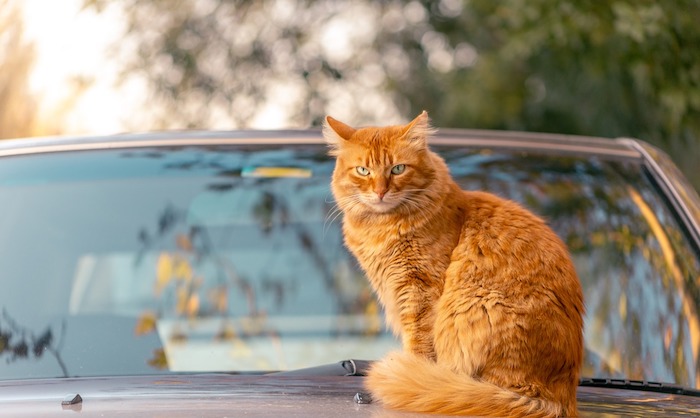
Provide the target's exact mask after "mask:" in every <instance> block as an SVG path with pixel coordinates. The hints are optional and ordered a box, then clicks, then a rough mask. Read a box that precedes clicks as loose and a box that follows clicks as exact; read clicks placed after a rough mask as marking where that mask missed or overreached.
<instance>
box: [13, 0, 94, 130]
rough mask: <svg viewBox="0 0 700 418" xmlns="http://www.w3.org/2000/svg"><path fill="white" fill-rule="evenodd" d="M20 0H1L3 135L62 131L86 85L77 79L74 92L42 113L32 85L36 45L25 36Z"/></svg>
mask: <svg viewBox="0 0 700 418" xmlns="http://www.w3.org/2000/svg"><path fill="white" fill-rule="evenodd" d="M21 4H22V3H21V2H20V1H19V0H0V63H2V64H1V65H0V139H3V138H22V137H28V136H37V135H54V134H58V133H60V132H61V124H62V123H61V121H62V118H63V117H64V116H65V114H66V113H67V112H68V110H69V109H70V108H71V107H72V106H73V105H74V103H75V101H76V100H77V97H78V96H79V95H80V94H81V93H82V91H83V90H84V87H85V83H82V84H81V82H80V80H77V79H76V80H75V81H74V83H75V86H73V88H72V94H71V95H70V96H69V97H68V98H67V99H66V100H65V101H64V102H62V103H60V105H59V106H58V107H57V108H56V109H52V110H51V111H49V112H45V113H44V114H41V115H40V110H39V109H40V103H39V102H40V100H39V99H40V97H38V96H37V95H36V94H34V93H33V92H31V91H30V88H29V78H30V75H31V70H32V68H33V66H34V58H35V48H34V43H33V42H31V41H29V40H27V39H25V36H24V20H23V17H22V10H21Z"/></svg>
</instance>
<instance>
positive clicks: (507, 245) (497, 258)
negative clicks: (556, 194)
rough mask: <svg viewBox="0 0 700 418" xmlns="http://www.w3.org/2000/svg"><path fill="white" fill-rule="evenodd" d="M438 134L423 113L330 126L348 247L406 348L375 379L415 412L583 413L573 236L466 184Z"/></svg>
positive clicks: (397, 403) (381, 391)
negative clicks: (454, 172) (453, 172)
mask: <svg viewBox="0 0 700 418" xmlns="http://www.w3.org/2000/svg"><path fill="white" fill-rule="evenodd" d="M432 132H433V129H432V128H431V127H430V124H429V121H428V115H427V113H425V112H423V113H422V114H421V115H420V116H418V117H417V118H416V119H415V120H413V121H412V122H411V123H409V124H408V125H406V126H388V127H381V128H375V127H371V128H362V129H354V128H352V127H350V126H348V125H345V124H344V123H342V122H339V121H337V120H335V119H333V118H331V117H330V116H329V117H327V118H326V124H325V126H324V131H323V133H324V137H325V138H326V140H327V141H328V143H329V144H330V146H331V151H330V153H331V155H333V156H335V157H336V158H337V161H336V167H335V171H334V172H333V180H332V183H331V188H332V191H333V195H334V196H335V199H336V202H337V203H338V205H339V207H340V208H341V209H342V211H343V214H344V217H343V233H344V236H345V243H346V245H347V246H348V248H349V249H350V250H351V251H352V253H353V254H354V255H355V257H356V258H357V259H358V261H359V263H360V264H361V266H362V268H363V269H364V271H365V272H366V274H367V276H368V278H369V280H370V282H371V284H372V286H373V288H374V290H375V291H376V294H377V296H378V298H379V300H380V302H381V303H382V304H383V306H384V310H385V313H386V319H387V322H388V325H389V327H390V328H391V329H392V330H393V332H394V333H395V334H397V335H400V337H401V340H402V344H403V348H404V352H403V353H399V352H396V353H391V354H389V355H388V356H387V357H386V358H384V359H383V360H382V361H380V362H377V363H375V364H374V365H373V366H372V368H371V370H370V372H369V373H368V377H367V387H368V389H369V390H370V392H371V393H372V394H373V395H374V397H375V398H378V399H379V400H381V402H382V403H383V404H384V405H386V406H388V407H390V408H395V409H401V410H406V411H415V412H428V413H440V414H456V415H488V416H532V417H556V416H563V415H566V416H572V415H576V414H577V410H576V387H577V384H578V377H579V370H580V367H581V363H582V357H583V335H582V326H583V320H582V314H583V310H584V307H583V295H582V291H581V285H580V283H579V281H578V278H577V276H576V272H575V271H574V267H573V265H572V263H571V260H570V257H569V254H568V251H567V249H566V247H565V245H564V244H563V243H562V242H561V240H560V239H559V238H558V237H557V236H556V235H555V234H554V232H552V231H551V230H550V229H549V228H548V227H547V226H546V225H545V223H544V222H543V221H542V220H541V219H539V218H538V217H537V216H535V215H533V214H532V213H530V212H528V211H527V210H525V209H523V208H522V207H521V206H519V205H518V204H516V203H514V202H511V201H508V200H504V199H501V198H499V197H496V196H494V195H491V194H488V193H484V192H475V191H463V190H461V189H460V188H459V186H458V185H457V184H456V183H455V182H454V181H453V180H452V178H451V177H450V174H449V172H448V169H447V166H446V165H445V162H444V161H443V160H442V158H440V157H439V156H438V155H437V154H435V153H433V152H432V151H430V150H429V148H428V144H427V140H428V138H429V137H430V135H431V133H432Z"/></svg>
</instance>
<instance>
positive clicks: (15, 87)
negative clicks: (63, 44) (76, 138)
mask: <svg viewBox="0 0 700 418" xmlns="http://www.w3.org/2000/svg"><path fill="white" fill-rule="evenodd" d="M23 31H24V28H23V24H22V18H21V11H20V9H19V7H18V4H17V2H15V1H13V0H0V62H2V65H0V138H13V137H21V136H28V135H31V134H32V133H33V126H34V121H35V117H36V115H35V113H34V108H35V103H34V100H33V98H32V97H31V95H30V94H29V91H28V86H27V84H28V78H29V70H30V68H31V66H32V63H33V60H34V50H33V48H32V45H31V44H29V43H28V42H26V41H25V40H24V39H23Z"/></svg>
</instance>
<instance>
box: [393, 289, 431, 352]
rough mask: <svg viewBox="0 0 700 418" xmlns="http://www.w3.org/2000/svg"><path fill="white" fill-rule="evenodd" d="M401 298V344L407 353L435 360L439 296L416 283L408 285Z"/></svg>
mask: <svg viewBox="0 0 700 418" xmlns="http://www.w3.org/2000/svg"><path fill="white" fill-rule="evenodd" d="M401 290H402V291H401V294H400V297H399V319H400V321H401V342H402V344H403V349H404V351H405V352H409V353H413V354H415V355H418V356H421V357H425V358H428V359H431V360H435V358H436V356H435V348H434V345H433V340H434V339H433V324H434V322H435V311H434V306H435V303H436V301H437V296H436V295H433V293H434V292H433V291H431V290H430V289H426V288H425V287H424V286H419V285H416V284H415V283H407V284H406V285H405V286H404V287H403V288H402V289H401Z"/></svg>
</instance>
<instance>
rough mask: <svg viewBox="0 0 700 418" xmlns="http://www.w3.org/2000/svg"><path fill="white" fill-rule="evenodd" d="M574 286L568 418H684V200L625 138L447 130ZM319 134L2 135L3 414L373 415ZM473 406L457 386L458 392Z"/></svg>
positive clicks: (452, 157)
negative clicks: (535, 226)
mask: <svg viewBox="0 0 700 418" xmlns="http://www.w3.org/2000/svg"><path fill="white" fill-rule="evenodd" d="M431 147H432V148H433V149H434V150H435V151H436V152H438V153H439V154H440V155H442V156H443V157H444V158H445V160H446V161H447V163H448V165H449V167H450V170H451V173H452V175H453V176H454V177H455V179H456V180H457V182H458V183H459V184H460V185H461V187H462V188H464V189H470V190H472V189H473V190H477V189H478V190H485V191H489V192H491V193H494V194H497V195H499V196H502V197H505V198H508V199H512V200H515V201H518V202H520V203H522V204H523V205H525V206H526V207H528V208H529V209H530V210H532V211H534V212H535V213H537V214H539V215H540V216H542V217H544V218H545V219H546V220H547V222H548V223H549V225H550V226H551V227H552V228H553V229H554V230H555V231H556V233H557V234H558V235H559V236H560V237H561V238H562V240H564V242H565V243H566V244H567V245H568V247H569V249H570V251H571V253H572V257H573V261H574V263H575V266H576V269H577V272H578V274H579V276H580V279H581V283H582V285H583V288H584V292H585V302H586V316H585V329H584V339H585V350H586V352H585V362H584V367H583V370H582V376H584V377H583V378H582V379H581V382H580V387H579V389H578V400H579V410H580V414H581V416H591V417H596V416H599V417H603V416H605V417H607V416H611V415H630V416H632V415H633V416H646V417H657V416H665V417H671V416H697V415H700V353H699V350H700V317H699V315H700V199H699V198H698V195H697V193H696V192H695V190H694V189H693V188H692V187H691V186H689V185H688V183H687V181H686V180H685V179H684V177H683V176H682V175H681V174H680V173H679V171H678V169H677V168H676V167H675V165H674V164H673V163H672V162H671V161H670V160H669V158H668V157H667V156H666V155H665V154H664V153H663V152H661V151H659V150H658V149H656V148H654V147H652V146H650V145H648V144H646V143H644V142H642V141H639V140H635V139H630V138H616V139H606V138H592V137H580V136H565V135H555V134H540V133H519V132H497V131H477V130H441V131H440V132H439V133H438V134H436V135H435V136H434V137H433V138H432V139H431ZM327 151H328V150H327V147H326V146H325V144H324V142H323V139H322V135H321V132H320V130H318V129H311V130H293V131H232V132H215V131H178V132H157V133H145V134H121V135H112V136H101V137H59V138H40V139H23V140H8V141H2V142H0V268H2V273H1V274H2V276H1V277H2V279H1V281H0V283H1V284H2V285H1V288H0V289H1V290H0V308H1V310H2V311H1V312H0V361H1V362H2V363H1V366H0V415H2V416H12V417H24V416H26V417H29V416H31V417H35V416H42V417H65V416H68V415H70V414H71V413H70V411H80V414H81V416H105V417H109V416H125V417H162V416H168V417H191V416H198V417H221V416H243V415H246V416H260V417H266V416H274V417H279V416H304V417H333V416H342V417H347V416H357V417H362V416H383V417H384V416H386V417H404V416H405V417H409V416H410V417H414V416H418V415H414V414H406V413H401V412H397V411H389V410H385V409H384V408H383V407H382V405H381V403H379V402H376V401H374V402H373V400H372V399H371V397H369V396H368V395H367V394H366V393H365V390H364V388H363V377H362V376H363V375H364V373H365V371H366V370H367V368H368V367H369V365H370V364H371V361H372V360H376V359H378V358H380V357H381V356H382V355H383V354H384V353H386V352H387V351H389V350H391V349H395V348H398V347H399V342H398V341H397V340H396V338H394V337H393V336H392V335H391V334H390V333H388V332H387V330H386V329H385V326H384V323H383V318H382V310H381V307H380V305H379V304H378V303H377V301H376V299H375V298H374V295H373V294H372V292H371V290H370V287H369V285H368V283H367V281H366V278H365V277H364V275H363V273H362V271H361V270H360V269H359V267H358V265H357V263H356V262H355V260H354V259H353V257H352V256H351V255H350V254H349V253H348V251H347V250H346V249H345V247H344V245H343V238H342V232H341V229H340V225H341V222H342V221H341V216H342V215H341V213H340V211H339V209H338V208H337V206H336V205H335V203H334V201H333V198H332V195H331V193H330V188H329V183H330V175H331V172H332V170H333V166H334V161H333V160H332V158H330V157H329V156H328V155H327ZM465 396H468V394H465Z"/></svg>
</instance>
